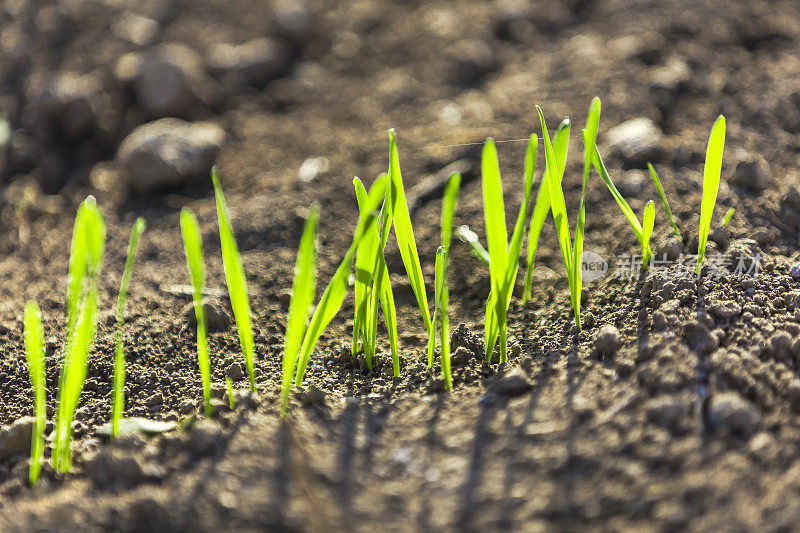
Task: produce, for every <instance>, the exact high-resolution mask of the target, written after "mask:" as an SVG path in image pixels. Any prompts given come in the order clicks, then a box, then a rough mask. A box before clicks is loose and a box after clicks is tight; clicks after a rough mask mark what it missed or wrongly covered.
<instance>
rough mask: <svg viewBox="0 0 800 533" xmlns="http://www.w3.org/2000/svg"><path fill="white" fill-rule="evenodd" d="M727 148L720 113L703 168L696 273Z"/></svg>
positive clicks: (698, 268)
mask: <svg viewBox="0 0 800 533" xmlns="http://www.w3.org/2000/svg"><path fill="white" fill-rule="evenodd" d="M724 148H725V117H724V116H722V115H720V116H719V117H717V120H716V121H715V122H714V126H713V127H712V128H711V135H710V136H709V138H708V148H707V149H706V163H705V167H704V168H703V199H702V202H701V204H700V236H699V237H700V238H699V241H698V245H697V266H696V267H695V273H696V274H700V269H701V268H702V266H703V259H704V258H705V255H706V241H708V232H709V230H710V229H711V217H712V216H713V215H714V206H715V205H716V203H717V192H718V191H719V178H720V174H721V173H722V152H723V150H724Z"/></svg>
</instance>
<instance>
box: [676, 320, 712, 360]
mask: <svg viewBox="0 0 800 533" xmlns="http://www.w3.org/2000/svg"><path fill="white" fill-rule="evenodd" d="M683 336H684V337H685V338H686V342H687V343H689V348H691V349H692V350H695V351H696V352H699V353H708V352H710V351H711V350H713V349H714V348H716V347H717V339H716V338H714V336H713V335H711V330H709V329H708V327H707V326H706V325H705V324H702V323H700V322H699V321H698V320H690V321H689V322H687V323H686V324H685V325H684V326H683Z"/></svg>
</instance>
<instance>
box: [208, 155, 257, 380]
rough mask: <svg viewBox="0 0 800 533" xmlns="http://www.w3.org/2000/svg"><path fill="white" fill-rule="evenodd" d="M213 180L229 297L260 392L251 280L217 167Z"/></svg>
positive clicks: (250, 376)
mask: <svg viewBox="0 0 800 533" xmlns="http://www.w3.org/2000/svg"><path fill="white" fill-rule="evenodd" d="M211 180H212V181H213V182H214V196H215V197H216V200H217V219H218V220H219V242H220V245H221V246H222V263H223V266H224V268H225V282H226V284H227V285H228V296H229V297H230V301H231V308H232V309H233V316H234V318H235V319H236V329H237V330H238V331H239V344H240V345H241V346H242V353H243V354H244V360H245V365H246V367H247V378H248V380H249V381H250V390H252V391H253V392H255V391H256V380H255V377H254V375H253V368H254V363H253V361H254V356H253V351H254V350H253V327H252V324H251V319H250V298H249V297H248V296H247V279H246V278H245V274H244V267H243V266H242V258H241V256H240V255H239V247H238V246H237V245H236V237H235V236H234V235H233V226H232V225H231V219H230V216H228V205H227V204H226V203H225V196H224V195H223V194H222V186H220V183H219V174H218V173H217V167H214V168H213V169H211Z"/></svg>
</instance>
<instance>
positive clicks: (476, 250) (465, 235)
mask: <svg viewBox="0 0 800 533" xmlns="http://www.w3.org/2000/svg"><path fill="white" fill-rule="evenodd" d="M455 234H456V237H458V238H459V239H460V240H461V241H463V242H465V243H467V244H469V247H470V248H471V249H472V253H473V254H474V255H475V257H477V258H478V259H480V260H481V261H482V262H483V263H485V264H487V265H488V264H489V262H490V261H489V252H487V251H486V248H484V247H483V245H482V244H481V241H480V238H479V237H478V234H477V233H475V232H474V231H472V230H471V229H469V226H467V225H462V226H459V227H457V228H456V231H455Z"/></svg>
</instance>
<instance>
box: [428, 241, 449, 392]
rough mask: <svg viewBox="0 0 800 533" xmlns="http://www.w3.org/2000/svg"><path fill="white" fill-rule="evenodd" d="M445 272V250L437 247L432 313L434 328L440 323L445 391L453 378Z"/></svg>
mask: <svg viewBox="0 0 800 533" xmlns="http://www.w3.org/2000/svg"><path fill="white" fill-rule="evenodd" d="M447 270H448V253H447V248H445V247H444V246H439V248H438V249H437V250H436V270H435V272H436V274H435V297H434V298H435V300H434V301H435V310H434V312H433V317H434V318H433V320H434V327H436V321H437V318H438V321H439V322H440V323H441V330H440V331H441V336H440V341H441V350H440V352H439V353H440V357H441V365H442V379H443V380H444V388H445V390H452V389H453V377H452V374H451V372H450V339H449V331H448V329H449V321H448V316H447V300H448V295H447V292H448V291H447Z"/></svg>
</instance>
